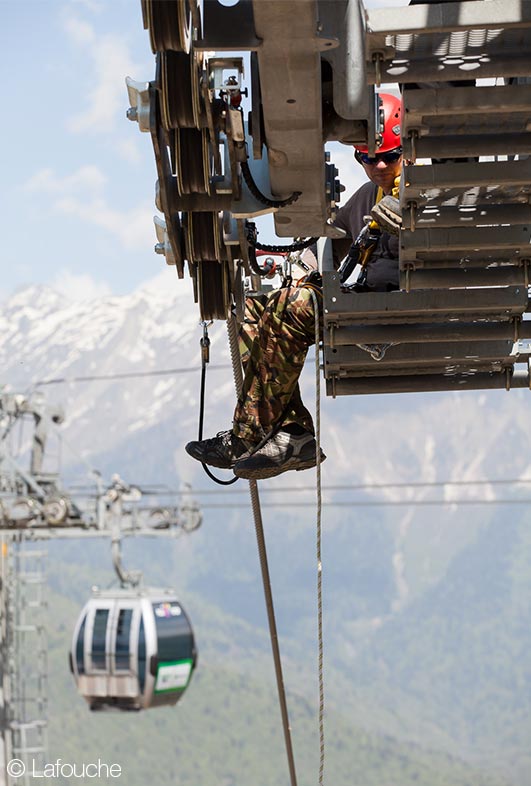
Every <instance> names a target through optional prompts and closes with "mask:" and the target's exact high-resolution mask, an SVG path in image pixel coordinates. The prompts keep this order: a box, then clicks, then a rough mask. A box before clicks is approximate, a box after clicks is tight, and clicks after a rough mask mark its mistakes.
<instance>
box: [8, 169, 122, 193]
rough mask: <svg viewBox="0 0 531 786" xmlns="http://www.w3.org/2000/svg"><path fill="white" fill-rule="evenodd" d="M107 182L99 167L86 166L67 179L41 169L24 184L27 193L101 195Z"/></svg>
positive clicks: (51, 170) (67, 176) (48, 170)
mask: <svg viewBox="0 0 531 786" xmlns="http://www.w3.org/2000/svg"><path fill="white" fill-rule="evenodd" d="M106 182H107V177H106V175H104V174H103V172H102V171H101V169H100V168H99V167H97V166H94V165H93V164H86V165H85V166H81V167H80V168H79V169H78V170H77V171H76V172H73V173H72V174H71V175H66V176H65V177H58V176H57V175H56V174H55V172H54V171H53V169H50V168H45V169H41V170H39V171H38V172H36V173H35V174H34V175H33V176H32V177H31V178H30V179H29V180H28V181H27V183H25V184H24V186H23V188H24V189H25V190H27V191H35V192H39V191H40V192H44V193H47V194H58V195H63V194H67V193H70V192H72V191H74V192H78V191H83V192H85V193H86V192H89V193H100V192H101V191H102V189H103V187H104V186H105V183H106Z"/></svg>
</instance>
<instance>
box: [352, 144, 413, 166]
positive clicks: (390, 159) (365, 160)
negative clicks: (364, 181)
mask: <svg viewBox="0 0 531 786" xmlns="http://www.w3.org/2000/svg"><path fill="white" fill-rule="evenodd" d="M354 155H355V156H356V161H359V162H360V164H377V163H378V161H385V163H386V164H395V163H396V162H397V161H398V159H399V158H400V157H401V156H402V148H401V147H395V149H394V150H388V151H387V153H376V155H375V156H370V155H369V154H368V153H361V152H360V151H359V150H356V152H355V154H354Z"/></svg>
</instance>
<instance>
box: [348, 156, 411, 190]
mask: <svg viewBox="0 0 531 786" xmlns="http://www.w3.org/2000/svg"><path fill="white" fill-rule="evenodd" d="M358 155H359V154H358ZM363 158H365V159H367V158H368V156H362V158H361V161H360V163H361V165H362V166H363V168H364V170H365V172H366V174H367V177H368V178H369V180H372V182H373V183H375V184H376V185H377V186H380V187H381V188H382V190H383V191H384V193H386V194H388V193H390V192H391V190H392V188H393V185H394V182H395V178H396V177H398V175H399V174H400V171H401V168H402V156H401V155H400V156H399V157H398V158H395V156H394V155H393V154H391V155H390V154H388V153H380V154H379V155H378V154H376V156H375V157H374V158H371V159H369V160H368V161H367V160H363ZM393 159H395V160H393Z"/></svg>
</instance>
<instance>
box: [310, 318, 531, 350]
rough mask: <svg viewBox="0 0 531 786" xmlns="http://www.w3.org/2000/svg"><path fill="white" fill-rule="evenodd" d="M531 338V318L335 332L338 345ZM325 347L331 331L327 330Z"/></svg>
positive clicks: (352, 328) (351, 328)
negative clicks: (511, 320)
mask: <svg viewBox="0 0 531 786" xmlns="http://www.w3.org/2000/svg"><path fill="white" fill-rule="evenodd" d="M520 338H531V320H524V321H521V322H520V321H519V320H517V321H516V323H515V322H450V323H448V324H438V323H435V324H422V325H360V326H354V325H341V327H339V328H338V329H337V330H335V331H334V346H335V347H341V346H345V345H349V346H352V345H353V344H386V343H390V342H395V343H397V344H398V343H400V344H416V343H418V342H423V343H430V342H437V343H439V342H442V341H452V342H455V341H463V342H466V341H496V340H504V339H507V340H512V341H516V340H518V339H520ZM324 343H325V346H328V347H329V346H330V334H329V332H327V331H326V330H325V334H324Z"/></svg>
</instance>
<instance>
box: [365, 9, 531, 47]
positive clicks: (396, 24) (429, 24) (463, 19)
mask: <svg viewBox="0 0 531 786" xmlns="http://www.w3.org/2000/svg"><path fill="white" fill-rule="evenodd" d="M366 15H367V16H366V18H367V33H368V36H369V37H370V38H375V37H377V36H381V37H384V36H388V35H393V36H394V35H401V34H404V33H412V34H415V33H417V34H422V35H429V34H430V33H436V34H440V33H451V32H453V31H454V30H459V31H464V30H478V29H482V30H494V29H499V28H503V29H504V30H508V29H513V28H525V27H528V26H529V25H530V24H531V3H529V2H528V1H526V0H489V2H488V3H485V1H484V0H471V1H469V2H461V3H438V4H433V3H428V4H423V5H412V6H411V5H410V6H405V7H400V8H371V9H370V10H368V11H367V12H366ZM369 40H370V39H369Z"/></svg>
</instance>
